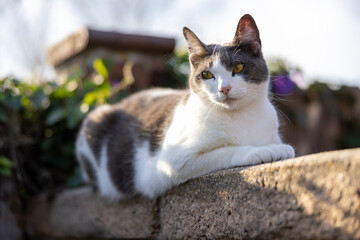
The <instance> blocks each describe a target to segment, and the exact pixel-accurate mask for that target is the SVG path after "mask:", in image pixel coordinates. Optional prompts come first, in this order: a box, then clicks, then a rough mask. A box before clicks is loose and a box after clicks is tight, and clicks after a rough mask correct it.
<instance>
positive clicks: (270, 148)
mask: <svg viewBox="0 0 360 240" xmlns="http://www.w3.org/2000/svg"><path fill="white" fill-rule="evenodd" d="M294 156H295V152H294V149H293V148H292V147H291V146H290V145H285V144H271V145H266V146H229V147H223V148H218V149H215V150H212V151H210V152H206V153H201V154H198V155H197V156H191V157H190V156H189V157H187V158H185V159H182V160H180V159H178V160H175V159H174V161H171V162H168V163H166V164H168V165H170V166H171V171H169V170H168V169H164V171H168V172H169V173H170V174H171V175H172V176H171V177H172V178H175V179H176V181H178V182H184V181H186V180H188V179H191V178H194V177H198V176H201V175H204V174H207V173H210V172H213V171H216V170H220V169H226V168H231V167H237V166H249V165H255V164H260V163H266V162H273V161H278V160H284V159H289V158H293V157H294ZM166 164H164V166H166ZM159 165H161V163H160V164H159ZM159 170H161V168H160V169H159Z"/></svg>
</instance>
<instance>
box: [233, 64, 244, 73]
mask: <svg viewBox="0 0 360 240" xmlns="http://www.w3.org/2000/svg"><path fill="white" fill-rule="evenodd" d="M242 70H244V64H243V63H238V64H236V65H235V66H234V68H233V73H234V74H237V73H241V72H242Z"/></svg>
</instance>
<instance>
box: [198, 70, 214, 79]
mask: <svg viewBox="0 0 360 240" xmlns="http://www.w3.org/2000/svg"><path fill="white" fill-rule="evenodd" d="M201 76H202V77H203V78H204V79H212V78H214V74H212V73H211V72H209V71H203V72H202V73H201Z"/></svg>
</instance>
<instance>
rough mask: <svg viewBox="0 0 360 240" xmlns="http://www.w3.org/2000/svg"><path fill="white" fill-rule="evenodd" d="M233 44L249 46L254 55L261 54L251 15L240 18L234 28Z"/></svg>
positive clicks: (259, 41)
mask: <svg viewBox="0 0 360 240" xmlns="http://www.w3.org/2000/svg"><path fill="white" fill-rule="evenodd" d="M233 44H236V45H245V46H249V47H250V50H251V51H252V52H253V53H254V54H255V55H259V54H260V53H261V40H260V34H259V29H258V28H257V26H256V23H255V20H254V19H253V18H252V16H251V15H249V14H245V15H244V16H242V17H241V19H240V21H239V23H238V26H237V28H236V33H235V37H234V39H233Z"/></svg>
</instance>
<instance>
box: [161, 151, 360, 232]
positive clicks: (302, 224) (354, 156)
mask: <svg viewBox="0 0 360 240" xmlns="http://www.w3.org/2000/svg"><path fill="white" fill-rule="evenodd" d="M160 209H161V214H160V219H161V222H160V226H161V229H160V236H159V238H160V239H200V238H205V239H244V238H245V239H248V238H250V239H360V150H359V149H357V150H347V151H337V152H328V153H321V154H315V155H309V156H305V157H300V158H297V159H292V160H287V161H282V162H276V163H270V164H263V165H258V166H253V167H249V168H238V169H231V170H226V171H220V172H217V173H214V174H210V175H207V176H204V177H201V178H197V179H194V180H192V181H190V182H188V183H186V184H184V185H182V186H179V187H178V188H175V189H173V190H172V191H170V192H168V193H167V194H166V196H165V197H163V198H162V199H161V204H160Z"/></svg>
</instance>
